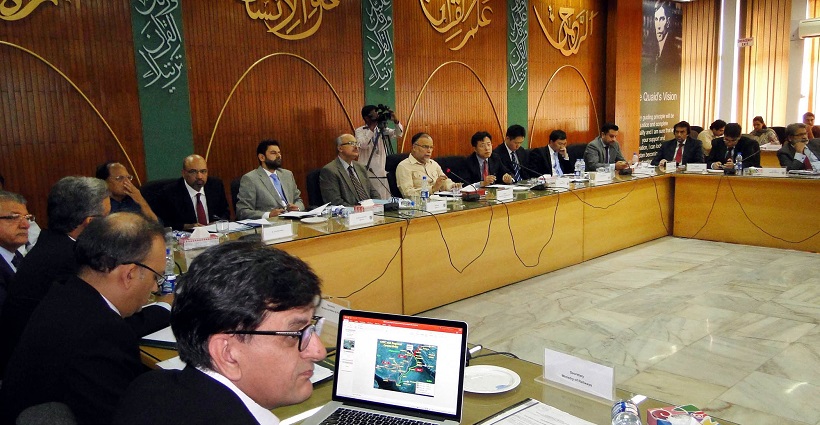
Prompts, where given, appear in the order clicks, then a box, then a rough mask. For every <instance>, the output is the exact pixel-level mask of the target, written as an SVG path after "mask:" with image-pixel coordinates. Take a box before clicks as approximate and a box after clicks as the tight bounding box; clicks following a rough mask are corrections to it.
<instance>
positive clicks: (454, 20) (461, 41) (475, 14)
mask: <svg viewBox="0 0 820 425" xmlns="http://www.w3.org/2000/svg"><path fill="white" fill-rule="evenodd" d="M489 2H490V0H463V1H462V0H439V1H435V0H433V1H430V0H419V4H420V5H421V9H422V10H423V11H424V16H425V17H426V18H427V20H428V21H429V22H430V25H432V26H433V29H435V30H436V31H437V32H438V33H440V34H445V35H446V36H447V38H446V39H445V40H444V41H445V43H447V44H449V45H450V46H451V47H450V50H459V49H461V48H462V47H464V46H465V45H466V44H467V42H468V41H469V40H470V39H471V38H474V37H475V35H476V33H477V32H478V29H479V28H482V27H486V26H487V25H489V24H490V22H492V21H491V20H490V17H489V15H491V14H492V13H493V9H492V8H491V7H490V6H484V5H485V4H487V3H489ZM438 5H440V6H438ZM437 6H438V7H437Z"/></svg>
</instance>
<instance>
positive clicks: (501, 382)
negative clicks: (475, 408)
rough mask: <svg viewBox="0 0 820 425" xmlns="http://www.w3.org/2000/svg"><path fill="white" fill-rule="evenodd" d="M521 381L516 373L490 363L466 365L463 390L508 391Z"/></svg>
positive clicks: (483, 391)
mask: <svg viewBox="0 0 820 425" xmlns="http://www.w3.org/2000/svg"><path fill="white" fill-rule="evenodd" d="M520 383H521V377H520V376H518V374H517V373H515V372H513V371H511V370H509V369H505V368H503V367H498V366H491V365H477V366H468V367H467V368H465V369H464V391H467V392H471V393H478V394H497V393H503V392H505V391H509V390H511V389H513V388H515V387H517V386H518V384H520Z"/></svg>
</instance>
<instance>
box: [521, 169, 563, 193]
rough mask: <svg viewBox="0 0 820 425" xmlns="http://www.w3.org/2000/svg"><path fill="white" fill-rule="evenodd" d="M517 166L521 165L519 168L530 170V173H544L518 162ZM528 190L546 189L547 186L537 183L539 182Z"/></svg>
mask: <svg viewBox="0 0 820 425" xmlns="http://www.w3.org/2000/svg"><path fill="white" fill-rule="evenodd" d="M518 166H519V167H521V169H523V170H524V171H528V172H530V173H532V174H534V175H536V176H539V177H540V176H543V175H544V173H541V172H538V171H536V170H533V169H532V168H529V167H525V166H523V165H521V164H518ZM559 167H560V165H559ZM530 190H547V186H546V185H545V184H543V183H539V184H537V185H535V186H533V187H531V188H530Z"/></svg>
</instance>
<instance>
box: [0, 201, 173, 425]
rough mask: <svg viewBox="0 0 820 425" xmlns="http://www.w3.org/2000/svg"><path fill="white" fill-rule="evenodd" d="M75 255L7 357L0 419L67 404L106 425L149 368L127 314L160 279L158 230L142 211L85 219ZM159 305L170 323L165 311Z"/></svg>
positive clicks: (80, 416)
mask: <svg viewBox="0 0 820 425" xmlns="http://www.w3.org/2000/svg"><path fill="white" fill-rule="evenodd" d="M38 246H39V244H38ZM76 254H77V264H78V265H79V267H80V269H79V271H78V273H77V275H75V276H72V277H70V278H69V279H68V280H67V281H65V283H63V284H58V285H53V286H52V288H51V290H49V292H48V294H47V295H46V297H45V298H44V299H43V300H42V302H41V303H40V305H39V306H38V307H37V309H36V310H35V311H34V314H33V315H32V316H31V320H30V321H29V323H28V326H27V327H26V330H25V331H24V332H23V336H22V338H21V339H20V343H19V344H18V346H17V348H16V349H15V351H14V354H13V355H12V357H11V360H10V362H9V365H8V366H9V367H8V368H7V370H6V375H5V378H4V380H3V387H2V389H0V412H2V413H0V421H2V423H13V422H14V420H15V418H16V417H17V416H18V415H19V414H20V412H22V411H23V410H25V409H26V408H28V407H30V406H35V405H38V404H42V403H47V402H59V403H64V404H66V405H67V406H68V407H69V408H70V409H71V411H72V413H73V414H74V416H75V417H76V419H77V422H78V423H80V424H86V423H109V422H110V421H111V417H112V414H113V411H114V408H115V406H116V404H117V402H118V401H119V398H120V396H121V395H122V393H123V392H124V391H125V389H126V388H127V387H128V384H130V383H131V381H133V380H134V379H135V378H136V377H137V376H138V375H140V374H141V373H143V372H145V371H146V370H147V368H145V366H144V365H143V364H142V362H141V360H140V353H139V336H138V335H137V334H136V333H135V332H134V330H133V328H132V326H130V325H129V324H128V323H127V322H126V321H125V320H124V318H126V317H129V316H131V315H133V314H135V313H136V312H138V311H139V310H140V309H141V308H142V306H143V304H145V303H146V301H147V300H148V297H149V295H150V294H151V293H152V292H155V291H157V290H158V289H159V287H160V285H161V284H162V280H163V276H162V275H161V274H159V272H157V270H162V269H163V267H164V266H165V239H164V235H163V229H162V227H160V226H159V224H157V223H155V222H152V221H149V220H147V219H146V218H145V217H143V216H141V215H139V214H135V213H116V214H111V215H110V216H108V217H104V218H100V219H97V220H94V221H92V222H91V223H89V224H88V226H87V227H86V229H85V231H84V232H83V233H82V235H80V237H79V238H78V240H77V250H76ZM156 308H159V309H161V310H164V311H165V313H164V319H165V322H166V324H167V321H168V319H169V317H170V312H169V311H168V310H166V309H163V308H162V307H156Z"/></svg>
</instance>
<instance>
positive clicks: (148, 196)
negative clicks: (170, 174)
mask: <svg viewBox="0 0 820 425" xmlns="http://www.w3.org/2000/svg"><path fill="white" fill-rule="evenodd" d="M178 178H179V177H177V178H173V179H159V180H151V181H149V182H145V184H143V185H142V187H141V188H140V193H142V197H143V198H145V201H146V202H148V206H150V207H151V210H153V211H154V213H155V214H157V213H158V211H160V209H161V208H162V196H161V195H162V191H163V189H165V187H166V186H168V185H169V184H171V183H173V182H175V181H176V180H177V179H178Z"/></svg>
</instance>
